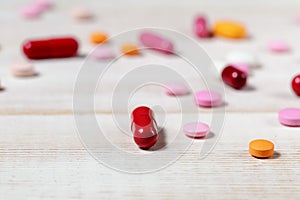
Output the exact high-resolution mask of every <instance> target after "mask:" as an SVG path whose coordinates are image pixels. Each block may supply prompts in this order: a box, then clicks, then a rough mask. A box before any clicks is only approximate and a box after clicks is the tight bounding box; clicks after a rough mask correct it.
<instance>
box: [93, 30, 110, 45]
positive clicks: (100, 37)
mask: <svg viewBox="0 0 300 200" xmlns="http://www.w3.org/2000/svg"><path fill="white" fill-rule="evenodd" d="M90 40H91V42H92V43H94V44H100V43H102V42H105V41H106V40H107V34H106V33H101V32H95V33H92V34H91V37H90Z"/></svg>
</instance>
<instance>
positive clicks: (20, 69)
mask: <svg viewBox="0 0 300 200" xmlns="http://www.w3.org/2000/svg"><path fill="white" fill-rule="evenodd" d="M11 71H12V74H13V75H14V76H16V77H28V76H34V75H35V74H36V73H35V70H34V67H33V65H32V64H31V63H26V62H24V63H18V64H15V65H13V66H12V68H11Z"/></svg>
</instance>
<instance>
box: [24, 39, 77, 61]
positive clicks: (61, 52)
mask: <svg viewBox="0 0 300 200" xmlns="http://www.w3.org/2000/svg"><path fill="white" fill-rule="evenodd" d="M78 46H79V45H78V42H77V41H76V39H74V38H72V37H65V38H50V39H44V40H29V41H26V42H25V43H24V44H23V52H24V54H25V55H26V56H27V57H28V58H29V59H46V58H65V57H72V56H76V55H77V50H78Z"/></svg>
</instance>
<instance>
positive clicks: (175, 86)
mask: <svg viewBox="0 0 300 200" xmlns="http://www.w3.org/2000/svg"><path fill="white" fill-rule="evenodd" d="M164 88H165V92H166V94H167V95H170V96H182V95H186V94H188V93H189V89H188V88H187V87H186V85H185V84H183V83H179V82H169V83H166V84H165V85H164Z"/></svg>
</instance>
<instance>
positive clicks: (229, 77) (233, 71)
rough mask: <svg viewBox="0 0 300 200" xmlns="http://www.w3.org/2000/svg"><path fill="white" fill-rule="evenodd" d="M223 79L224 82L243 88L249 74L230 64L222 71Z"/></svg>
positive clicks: (236, 87) (233, 86)
mask: <svg viewBox="0 0 300 200" xmlns="http://www.w3.org/2000/svg"><path fill="white" fill-rule="evenodd" d="M222 80H223V82H224V83H226V84H227V85H229V86H230V87H232V88H234V89H237V90H239V89H242V88H243V87H244V86H245V85H246V82H247V74H246V73H244V72H243V71H241V70H239V69H237V68H235V67H233V66H231V65H229V66H228V67H225V68H224V69H223V71H222Z"/></svg>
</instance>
